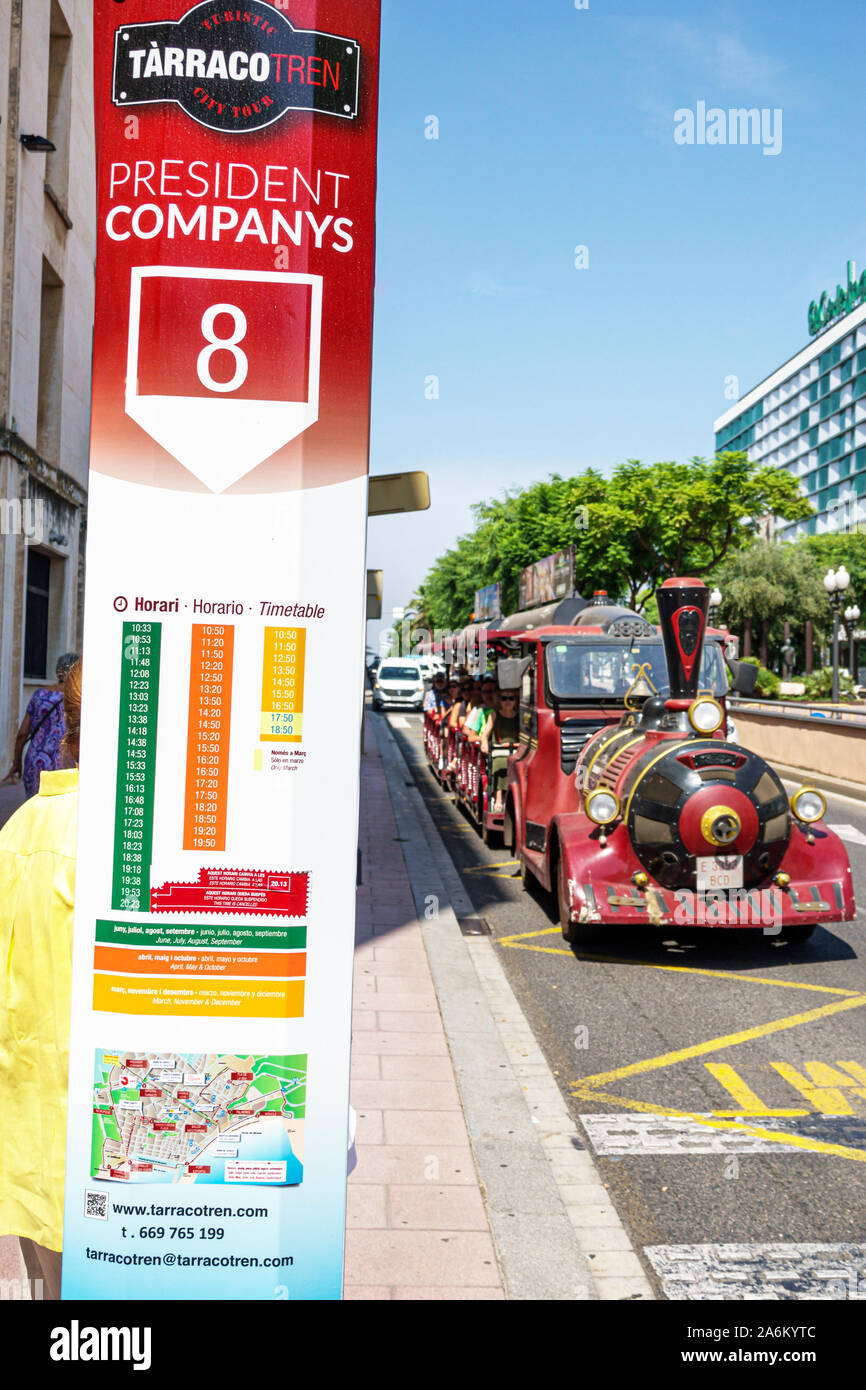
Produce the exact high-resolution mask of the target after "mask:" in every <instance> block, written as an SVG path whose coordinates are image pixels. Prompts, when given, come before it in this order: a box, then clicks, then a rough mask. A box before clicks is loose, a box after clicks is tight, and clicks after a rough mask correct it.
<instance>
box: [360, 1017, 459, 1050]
mask: <svg viewBox="0 0 866 1390" xmlns="http://www.w3.org/2000/svg"><path fill="white" fill-rule="evenodd" d="M364 1017H365V1018H373V1019H374V1018H375V1015H373V1014H365V1015H364ZM419 1017H420V1015H419ZM352 1049H353V1051H354V1052H356V1053H358V1054H359V1055H360V1054H362V1053H371V1052H375V1053H381V1054H382V1055H383V1056H389V1055H390V1056H403V1057H409V1056H412V1057H447V1056H448V1055H449V1054H448V1044H447V1043H446V1041H445V1034H444V1033H443V1032H441V1031H440V1032H439V1033H411V1032H399V1033H392V1032H383V1031H382V1030H381V1028H379V1029H374V1030H371V1031H361V1032H359V1033H358V1034H357V1036H355V1037H354V1038H353V1039H352Z"/></svg>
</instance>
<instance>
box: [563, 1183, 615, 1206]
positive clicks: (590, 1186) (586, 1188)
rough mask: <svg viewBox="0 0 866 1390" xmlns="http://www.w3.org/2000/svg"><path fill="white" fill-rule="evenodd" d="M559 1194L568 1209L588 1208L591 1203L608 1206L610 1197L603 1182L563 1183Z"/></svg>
mask: <svg viewBox="0 0 866 1390" xmlns="http://www.w3.org/2000/svg"><path fill="white" fill-rule="evenodd" d="M559 1194H560V1196H561V1197H562V1200H563V1202H565V1205H566V1206H567V1207H580V1206H587V1205H588V1204H590V1203H595V1204H596V1205H604V1206H607V1205H608V1203H609V1201H610V1197H609V1196H608V1192H607V1189H606V1188H605V1186H604V1184H603V1183H601V1182H574V1183H563V1184H562V1185H561V1186H560V1189H559Z"/></svg>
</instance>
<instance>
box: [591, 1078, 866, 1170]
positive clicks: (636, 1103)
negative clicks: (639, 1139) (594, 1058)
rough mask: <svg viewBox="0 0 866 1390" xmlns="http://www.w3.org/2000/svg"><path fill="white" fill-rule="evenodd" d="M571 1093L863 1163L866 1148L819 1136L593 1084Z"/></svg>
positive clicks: (592, 1101)
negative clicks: (683, 1107) (652, 1101)
mask: <svg viewBox="0 0 866 1390" xmlns="http://www.w3.org/2000/svg"><path fill="white" fill-rule="evenodd" d="M572 1095H573V1096H574V1097H575V1098H576V1099H577V1100H588V1101H589V1102H590V1103H592V1104H595V1103H596V1102H597V1101H598V1100H600V1099H602V1100H606V1101H610V1103H611V1105H620V1106H622V1107H623V1109H625V1110H639V1111H640V1112H641V1113H642V1114H645V1115H660V1116H663V1117H664V1118H666V1119H672V1120H693V1121H694V1122H695V1124H699V1125H706V1127H707V1128H708V1129H721V1130H727V1131H728V1132H729V1133H730V1132H731V1131H733V1132H734V1133H735V1134H752V1135H754V1136H755V1137H756V1138H758V1139H768V1140H769V1141H770V1142H771V1143H773V1144H787V1145H789V1146H790V1147H792V1148H795V1149H806V1150H810V1151H811V1152H813V1153H823V1154H829V1155H830V1156H831V1157H834V1158H850V1159H853V1160H854V1161H855V1162H856V1163H866V1149H852V1148H848V1147H847V1145H845V1144H826V1143H824V1142H823V1141H822V1140H820V1139H807V1138H804V1137H803V1136H801V1135H799V1134H782V1133H780V1132H779V1131H778V1130H774V1129H762V1128H761V1127H760V1126H759V1125H754V1124H742V1123H738V1122H737V1121H736V1120H722V1119H716V1118H714V1117H712V1116H709V1115H696V1114H694V1113H693V1112H692V1111H690V1110H673V1109H671V1108H670V1107H669V1106H665V1105H651V1104H650V1103H649V1101H644V1100H632V1099H631V1098H630V1097H629V1096H614V1095H611V1093H610V1092H609V1091H604V1092H603V1093H602V1092H600V1091H599V1090H598V1089H597V1088H596V1087H594V1086H578V1087H577V1089H576V1090H574V1091H572Z"/></svg>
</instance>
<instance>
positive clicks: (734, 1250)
mask: <svg viewBox="0 0 866 1390" xmlns="http://www.w3.org/2000/svg"><path fill="white" fill-rule="evenodd" d="M644 1254H645V1255H646V1257H647V1259H648V1260H649V1262H650V1264H651V1265H652V1267H653V1269H654V1270H655V1272H656V1274H657V1275H658V1277H659V1280H660V1282H661V1285H662V1289H663V1290H664V1293H665V1296H666V1297H667V1298H669V1299H675V1300H683V1299H694V1300H697V1301H710V1300H721V1299H725V1300H740V1301H746V1300H748V1301H752V1300H758V1299H766V1300H771V1301H773V1302H778V1301H781V1300H784V1299H797V1300H799V1299H812V1298H814V1299H821V1300H827V1299H832V1300H834V1301H837V1302H838V1301H839V1300H842V1299H859V1300H866V1245H818V1244H790V1245H648V1246H645V1247H644Z"/></svg>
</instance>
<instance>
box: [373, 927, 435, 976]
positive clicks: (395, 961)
mask: <svg viewBox="0 0 866 1390" xmlns="http://www.w3.org/2000/svg"><path fill="white" fill-rule="evenodd" d="M372 946H373V959H374V960H375V961H376V962H380V961H381V962H382V963H383V964H386V965H393V966H399V965H401V964H406V965H422V964H423V965H424V967H425V968H426V969H427V970H429V969H430V965H429V962H428V960H427V952H426V951H425V950H424V946H423V943H422V941H421V934H420V932H419V933H418V945H417V946H413V945H412V944H411V943H410V942H408V941H407V942H405V943H404V944H403V945H402V946H386V945H385V944H383V942H381V941H380V940H378V939H377V940H376V941H374V942H372ZM398 973H399V972H398Z"/></svg>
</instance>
